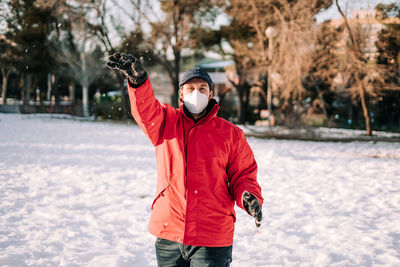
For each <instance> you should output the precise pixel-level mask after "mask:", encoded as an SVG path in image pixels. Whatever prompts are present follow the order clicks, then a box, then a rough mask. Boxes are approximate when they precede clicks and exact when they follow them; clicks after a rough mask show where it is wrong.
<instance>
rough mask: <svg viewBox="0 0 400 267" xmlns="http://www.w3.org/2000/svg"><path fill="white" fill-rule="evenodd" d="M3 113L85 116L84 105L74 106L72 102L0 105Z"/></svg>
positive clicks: (0, 110)
mask: <svg viewBox="0 0 400 267" xmlns="http://www.w3.org/2000/svg"><path fill="white" fill-rule="evenodd" d="M0 112H1V113H24V114H30V113H55V114H69V115H76V116H83V108H82V104H80V103H77V104H72V103H71V102H60V103H57V104H55V103H44V102H42V103H35V102H32V103H29V105H24V104H21V103H13V104H8V103H7V104H5V105H0Z"/></svg>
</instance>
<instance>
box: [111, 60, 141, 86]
mask: <svg viewBox="0 0 400 267" xmlns="http://www.w3.org/2000/svg"><path fill="white" fill-rule="evenodd" d="M106 66H107V67H109V68H110V69H117V70H119V71H121V72H122V73H123V74H124V75H125V76H126V77H128V79H129V81H130V82H131V84H132V85H133V86H134V87H139V86H140V85H142V84H143V83H144V82H145V81H146V79H147V72H146V71H145V70H144V68H143V65H142V63H141V62H140V61H139V59H137V58H136V57H134V56H132V55H129V54H123V53H115V54H113V55H111V56H109V57H108V60H107V62H106Z"/></svg>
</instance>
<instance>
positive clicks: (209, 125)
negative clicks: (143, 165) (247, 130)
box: [106, 53, 263, 267]
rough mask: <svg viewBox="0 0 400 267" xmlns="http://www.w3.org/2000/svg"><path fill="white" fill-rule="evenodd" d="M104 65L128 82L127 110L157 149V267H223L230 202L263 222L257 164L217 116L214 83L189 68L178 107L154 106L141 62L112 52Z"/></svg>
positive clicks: (228, 249)
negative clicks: (117, 71) (118, 73)
mask: <svg viewBox="0 0 400 267" xmlns="http://www.w3.org/2000/svg"><path fill="white" fill-rule="evenodd" d="M106 65H107V66H108V67H110V68H113V69H118V70H120V71H122V72H123V73H124V74H125V75H126V77H127V80H128V92H129V98H130V102H131V112H132V115H133V117H134V118H135V120H136V122H137V123H138V125H139V126H140V127H141V128H142V130H143V131H144V133H145V134H146V135H147V136H148V138H149V139H150V141H151V142H152V144H153V145H154V146H155V149H156V157H157V191H156V196H155V199H154V201H153V204H152V206H151V208H152V214H151V217H150V223H149V231H150V233H152V234H153V235H155V236H156V237H157V240H156V244H155V247H156V254H157V262H158V265H159V266H162V267H165V266H219V267H220V266H229V265H230V262H231V261H232V242H233V233H234V223H235V221H236V215H235V210H234V204H235V201H236V204H237V205H238V206H239V207H240V208H242V209H244V210H246V211H247V212H248V213H249V214H250V215H251V216H253V217H255V220H256V225H257V226H260V223H261V220H262V212H261V206H262V201H263V198H262V196H261V188H260V186H259V185H258V183H257V163H256V161H255V159H254V155H253V152H252V150H251V148H250V146H249V145H248V143H247V141H246V138H245V136H244V134H243V131H242V130H241V129H240V128H238V127H237V126H235V125H234V124H232V123H230V122H228V121H226V120H224V119H222V118H219V117H217V112H218V110H219V105H218V103H217V102H216V100H215V99H214V98H212V97H213V81H212V79H211V78H210V76H209V75H208V73H207V72H206V71H204V70H203V69H201V68H193V69H191V70H189V71H187V72H186V73H185V74H184V75H183V77H182V79H181V81H180V84H179V87H180V90H179V96H180V98H181V99H180V105H179V108H178V109H175V108H173V107H172V106H170V105H166V104H160V103H159V102H158V101H157V99H156V98H155V97H154V93H153V90H152V87H151V84H150V80H149V78H148V75H147V72H146V71H145V70H144V68H143V66H142V64H141V62H140V61H139V60H137V59H136V58H135V57H133V56H131V55H127V54H119V53H116V54H114V55H112V56H110V57H109V58H108V62H107V63H106Z"/></svg>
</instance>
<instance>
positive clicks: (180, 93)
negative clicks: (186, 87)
mask: <svg viewBox="0 0 400 267" xmlns="http://www.w3.org/2000/svg"><path fill="white" fill-rule="evenodd" d="M178 95H179V97H180V98H181V99H182V101H183V90H182V89H179V91H178Z"/></svg>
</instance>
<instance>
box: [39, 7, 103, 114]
mask: <svg viewBox="0 0 400 267" xmlns="http://www.w3.org/2000/svg"><path fill="white" fill-rule="evenodd" d="M47 4H49V3H47ZM59 4H60V3H59V2H55V5H59ZM59 7H60V6H59ZM90 11H91V6H90V5H87V3H86V1H76V2H74V3H71V2H69V3H67V2H64V4H63V5H62V6H61V7H60V9H58V12H64V15H63V16H68V18H67V21H68V23H69V25H70V31H60V32H58V34H57V35H56V36H54V38H53V40H52V41H53V47H54V49H55V51H56V53H55V57H56V59H57V60H58V61H59V62H60V63H61V64H64V65H66V66H68V68H67V69H68V71H69V74H70V75H71V76H72V77H73V78H74V79H75V80H76V81H77V82H78V83H79V84H80V85H81V86H82V106H83V115H84V116H89V86H90V84H91V83H92V82H93V80H95V79H96V78H97V75H98V74H99V73H100V71H101V70H102V69H103V62H102V61H101V58H102V55H100V56H99V54H98V53H97V54H96V48H97V47H98V45H99V43H98V42H97V38H95V36H93V33H92V31H91V29H90V28H89V26H88V24H87V22H86V15H87V14H88V12H90ZM97 51H98V50H97Z"/></svg>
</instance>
